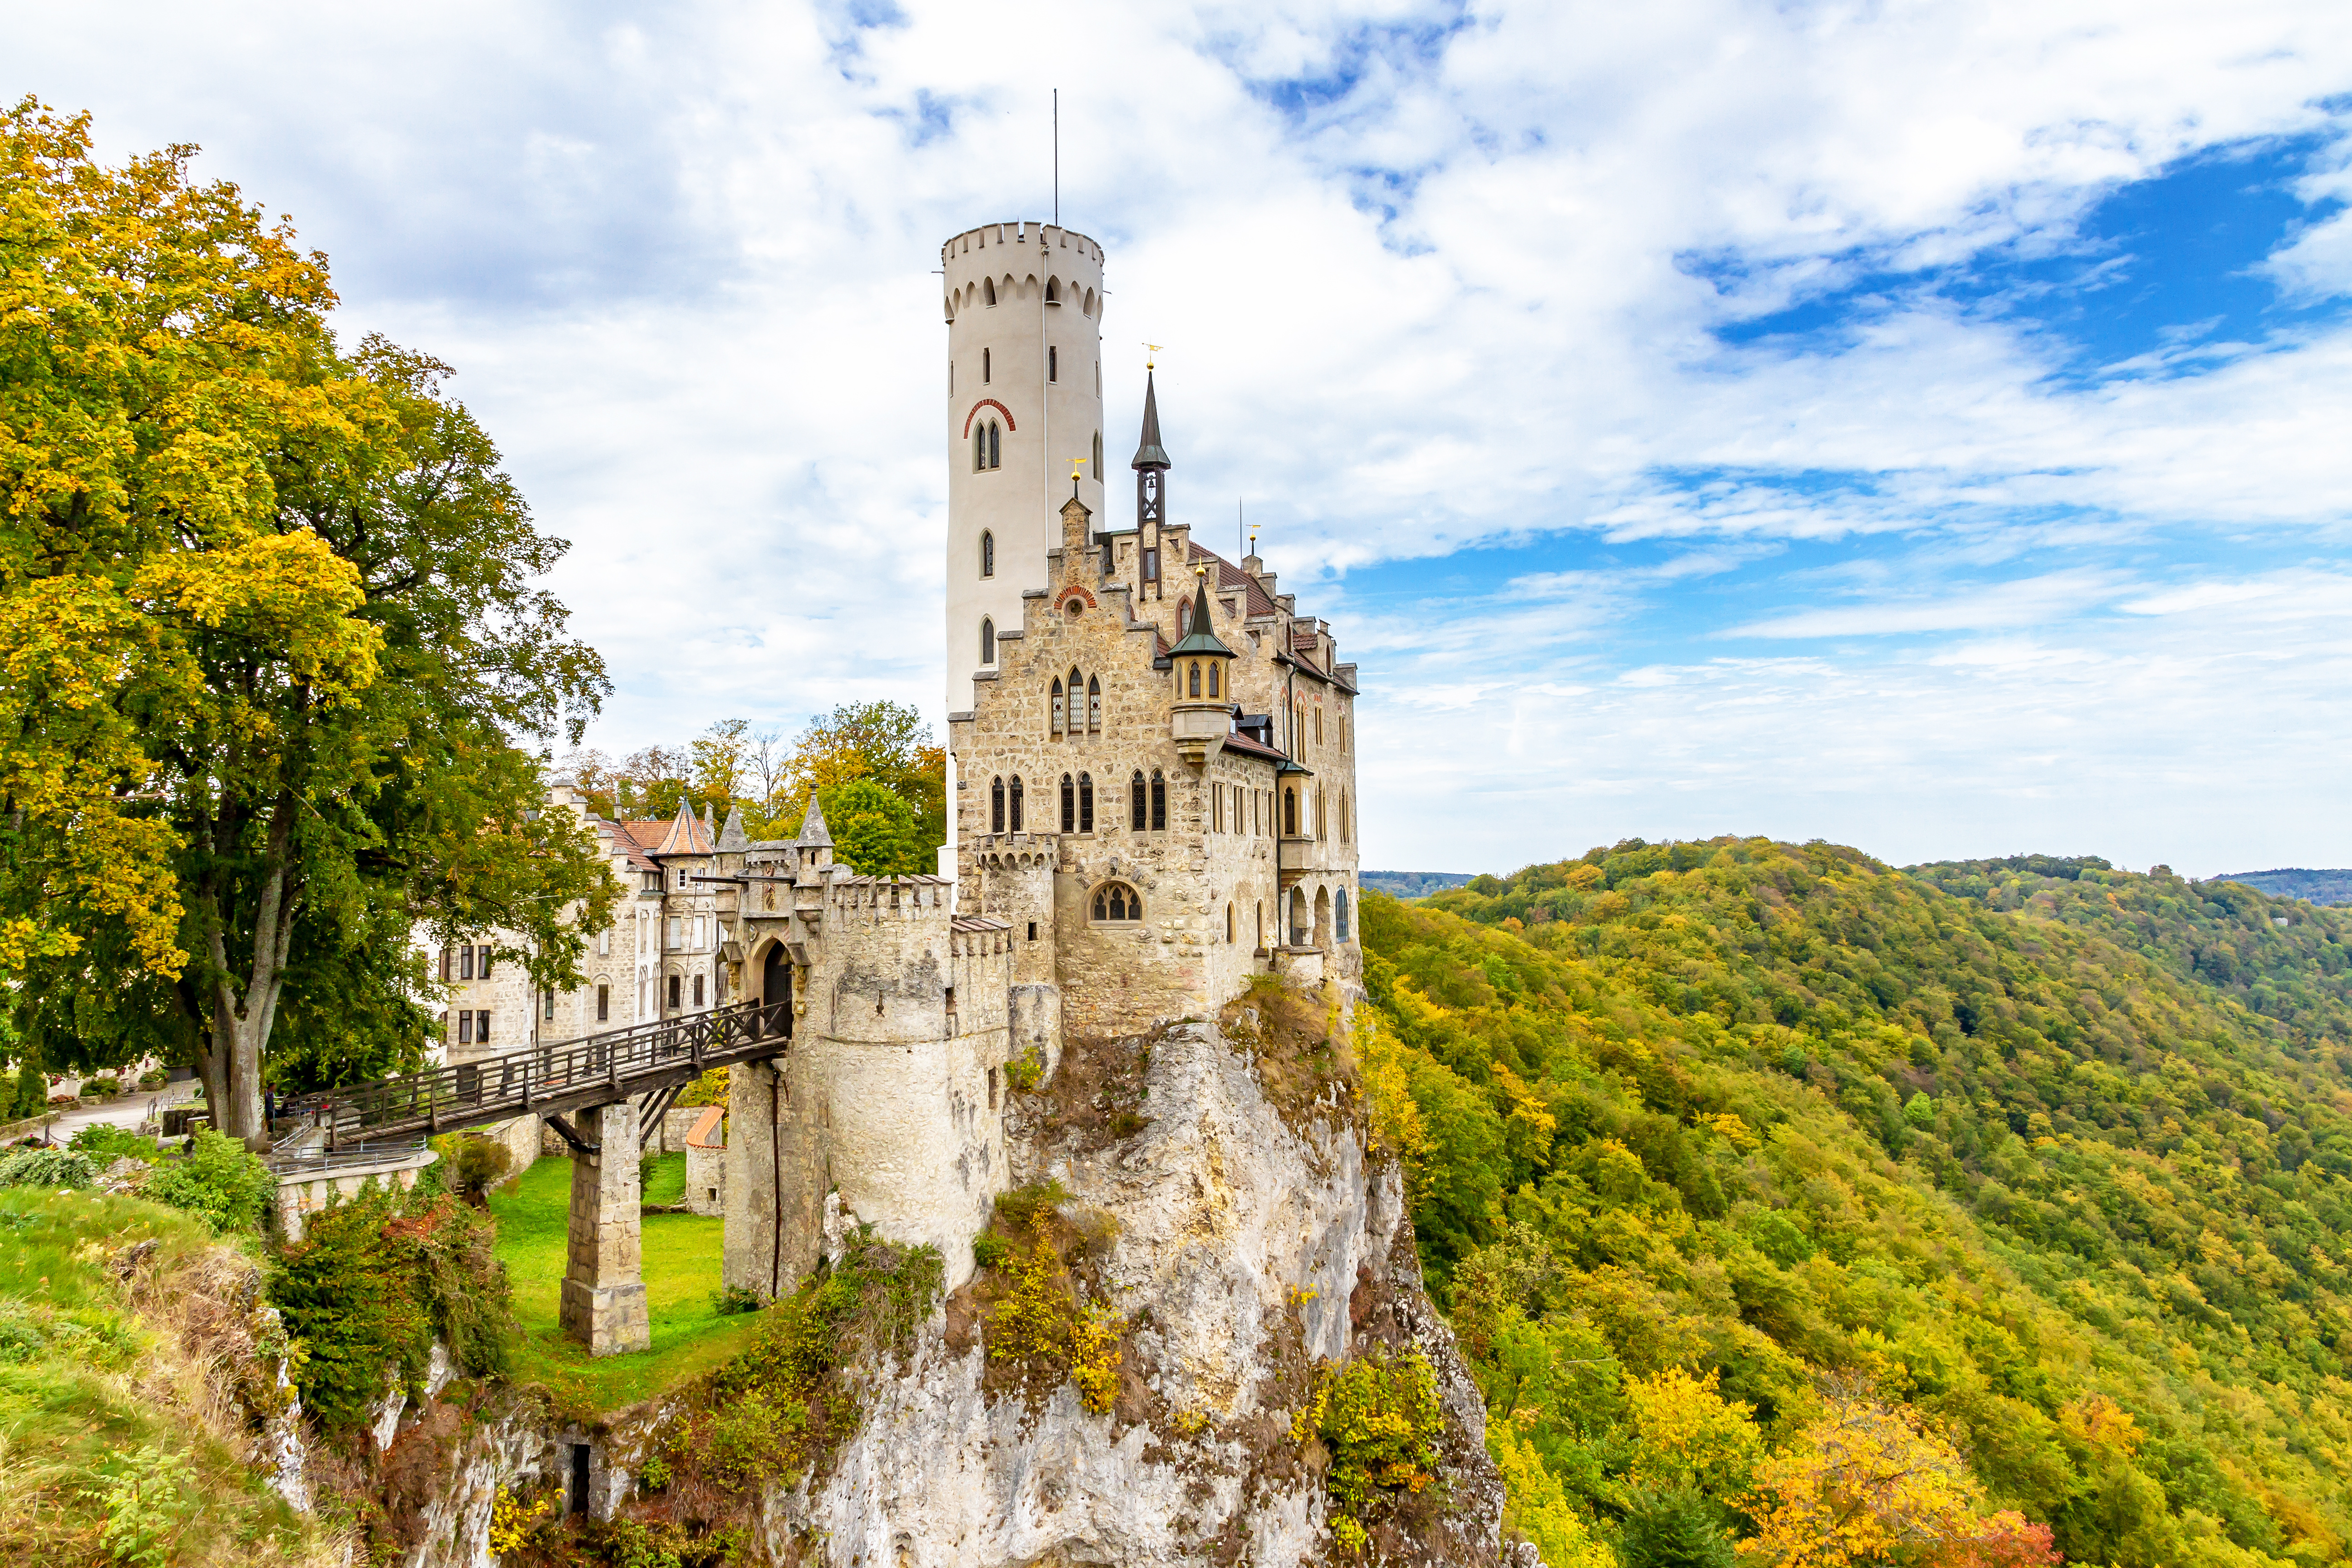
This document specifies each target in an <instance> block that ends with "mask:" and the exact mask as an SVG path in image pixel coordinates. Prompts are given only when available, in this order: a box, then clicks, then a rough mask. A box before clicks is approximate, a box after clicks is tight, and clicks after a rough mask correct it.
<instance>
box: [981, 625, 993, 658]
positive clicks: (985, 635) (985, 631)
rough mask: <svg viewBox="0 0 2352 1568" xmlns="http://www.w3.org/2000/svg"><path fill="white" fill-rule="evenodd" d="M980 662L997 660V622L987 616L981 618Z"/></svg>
mask: <svg viewBox="0 0 2352 1568" xmlns="http://www.w3.org/2000/svg"><path fill="white" fill-rule="evenodd" d="M980 662H981V663H982V664H994V663H995V662H996V623H995V622H994V621H992V620H990V619H989V618H988V617H987V616H982V617H981V619H980Z"/></svg>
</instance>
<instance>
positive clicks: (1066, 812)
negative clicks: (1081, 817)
mask: <svg viewBox="0 0 2352 1568" xmlns="http://www.w3.org/2000/svg"><path fill="white" fill-rule="evenodd" d="M1077 826H1078V786H1077V781H1076V780H1075V779H1073V778H1071V777H1070V775H1069V774H1067V773H1064V774H1063V775H1062V831H1063V832H1065V833H1075V832H1076V831H1077Z"/></svg>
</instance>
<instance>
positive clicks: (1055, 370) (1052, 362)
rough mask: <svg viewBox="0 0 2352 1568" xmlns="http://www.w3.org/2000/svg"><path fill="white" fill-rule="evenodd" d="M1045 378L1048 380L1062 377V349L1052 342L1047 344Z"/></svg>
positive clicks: (1057, 379) (1056, 379)
mask: <svg viewBox="0 0 2352 1568" xmlns="http://www.w3.org/2000/svg"><path fill="white" fill-rule="evenodd" d="M1045 379H1046V380H1047V381H1059V380H1061V379H1062V351H1061V350H1060V349H1058V348H1055V346H1054V345H1053V344H1052V343H1047V344H1046V345H1045Z"/></svg>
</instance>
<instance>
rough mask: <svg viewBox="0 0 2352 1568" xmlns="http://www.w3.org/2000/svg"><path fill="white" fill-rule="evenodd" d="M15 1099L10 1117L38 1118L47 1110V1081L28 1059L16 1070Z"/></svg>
mask: <svg viewBox="0 0 2352 1568" xmlns="http://www.w3.org/2000/svg"><path fill="white" fill-rule="evenodd" d="M48 1104H49V1080H48V1079H47V1078H46V1077H44V1076H43V1075H42V1072H41V1069H40V1068H38V1067H37V1066H35V1065H34V1063H33V1061H32V1060H31V1058H26V1061H25V1062H24V1064H23V1065H22V1066H20V1067H18V1068H17V1069H16V1103H15V1109H14V1110H11V1111H10V1113H9V1114H10V1115H12V1116H15V1117H20V1118H21V1117H26V1116H38V1115H39V1114H40V1113H41V1112H42V1111H44V1110H47V1109H48Z"/></svg>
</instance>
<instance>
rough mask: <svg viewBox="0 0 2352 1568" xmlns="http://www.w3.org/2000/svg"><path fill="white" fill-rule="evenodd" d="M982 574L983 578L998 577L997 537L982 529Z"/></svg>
mask: <svg viewBox="0 0 2352 1568" xmlns="http://www.w3.org/2000/svg"><path fill="white" fill-rule="evenodd" d="M980 574H981V575H982V576H983V577H993V576H995V575H996V535H995V534H993V533H991V532H989V531H987V530H986V529H982V531H981V535H980Z"/></svg>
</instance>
